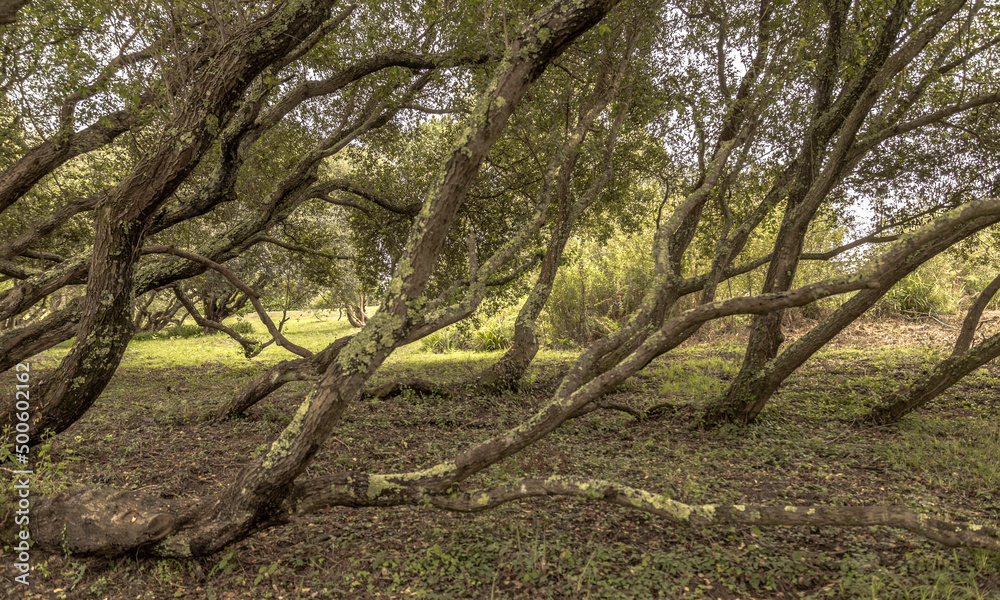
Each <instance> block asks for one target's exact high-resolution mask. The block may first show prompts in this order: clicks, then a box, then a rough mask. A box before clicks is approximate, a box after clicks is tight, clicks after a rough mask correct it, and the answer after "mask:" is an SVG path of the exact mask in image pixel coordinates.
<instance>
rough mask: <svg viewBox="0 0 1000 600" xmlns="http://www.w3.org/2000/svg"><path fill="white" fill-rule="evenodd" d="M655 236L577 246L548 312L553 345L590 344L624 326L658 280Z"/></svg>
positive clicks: (570, 250)
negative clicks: (653, 253)
mask: <svg viewBox="0 0 1000 600" xmlns="http://www.w3.org/2000/svg"><path fill="white" fill-rule="evenodd" d="M651 237H652V233H651V232H650V231H643V232H639V233H633V234H623V233H619V234H617V235H615V236H613V237H611V238H610V239H608V240H605V241H599V240H580V239H577V240H573V241H572V242H571V245H570V246H569V247H568V248H567V255H568V258H567V264H566V265H565V266H564V267H563V268H561V269H560V270H559V274H558V275H557V276H556V280H555V282H554V283H553V286H552V295H551V297H550V298H549V303H548V305H547V306H546V309H545V313H544V315H545V318H546V319H547V321H548V323H547V329H546V331H547V332H548V335H549V336H550V337H549V340H548V341H549V343H551V344H554V345H555V346H557V347H558V346H572V345H578V344H586V343H588V342H590V341H592V340H594V339H596V338H598V337H601V336H604V335H607V334H608V333H611V332H612V331H614V330H616V329H618V327H620V326H621V325H622V323H624V321H625V319H627V318H628V316H629V314H631V313H632V311H633V310H635V308H636V307H637V306H638V304H639V302H640V301H641V300H642V297H643V294H644V293H645V290H646V287H647V286H648V284H649V281H650V279H651V278H652V269H653V261H652V258H651V257H650V256H649V246H650V239H651Z"/></svg>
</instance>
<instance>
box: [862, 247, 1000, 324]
mask: <svg viewBox="0 0 1000 600" xmlns="http://www.w3.org/2000/svg"><path fill="white" fill-rule="evenodd" d="M987 283H988V282H987ZM984 285H985V284H984ZM961 300H962V282H961V280H960V279H959V276H958V272H957V270H956V269H955V268H954V266H953V264H952V263H950V262H949V261H948V260H947V259H945V258H944V257H939V258H936V259H932V260H931V261H929V262H928V263H927V264H925V265H921V267H920V268H918V269H917V270H916V271H914V272H913V273H910V274H909V275H907V276H906V277H904V278H903V279H902V280H901V281H900V282H899V283H897V284H896V285H895V287H893V288H892V289H891V290H890V291H889V293H888V294H886V296H885V299H884V300H883V301H882V303H881V311H882V312H884V313H897V314H902V315H906V316H922V315H933V314H954V313H955V312H956V311H957V310H958V308H959V306H960V302H961ZM876 312H879V307H876Z"/></svg>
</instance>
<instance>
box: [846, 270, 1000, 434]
mask: <svg viewBox="0 0 1000 600" xmlns="http://www.w3.org/2000/svg"><path fill="white" fill-rule="evenodd" d="M997 291H1000V276H997V277H996V278H994V279H993V281H991V282H990V283H989V285H987V286H986V288H985V289H984V290H983V291H982V293H980V294H979V297H978V298H976V301H975V302H974V303H973V304H972V306H970V307H969V311H968V313H967V314H966V316H965V322H964V323H963V324H962V330H961V331H960V332H959V335H958V338H957V339H956V340H955V348H954V350H953V351H952V353H951V356H949V357H948V358H946V359H945V360H943V361H941V362H940V363H939V364H938V365H937V366H936V367H934V369H933V370H932V371H931V372H930V373H928V374H927V375H925V376H924V377H923V378H922V379H920V380H919V381H918V382H916V383H914V384H913V385H910V386H908V387H907V388H906V389H904V390H901V391H898V392H896V393H894V394H892V395H891V396H889V397H888V398H886V400H885V402H883V404H882V405H881V406H878V407H876V408H874V409H873V410H872V411H871V412H870V413H868V415H866V416H865V418H864V419H863V422H864V423H868V424H872V425H885V424H888V423H895V422H896V421H898V420H899V419H900V418H902V417H903V415H905V414H907V413H909V412H911V411H913V410H915V409H917V408H920V407H921V406H923V405H924V404H926V403H927V402H928V401H930V400H933V399H934V398H936V397H937V396H938V395H939V394H941V392H943V391H945V390H946V389H948V388H949V387H951V386H953V385H954V384H956V383H958V381H959V380H961V379H962V378H963V377H965V376H966V375H968V374H969V373H971V372H972V371H974V370H976V369H978V368H979V367H981V366H983V365H985V364H986V363H988V362H990V361H991V360H993V359H994V358H996V357H998V356H1000V334H997V335H994V336H991V337H990V338H989V339H987V340H984V341H983V342H982V343H980V344H979V345H978V346H976V347H974V348H973V347H972V342H973V338H974V337H975V333H976V328H977V327H978V326H979V321H980V319H981V318H982V315H983V312H984V311H985V310H986V307H987V306H988V305H989V303H990V301H991V300H992V299H993V296H994V295H996V293H997Z"/></svg>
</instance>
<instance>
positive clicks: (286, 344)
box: [142, 246, 313, 358]
mask: <svg viewBox="0 0 1000 600" xmlns="http://www.w3.org/2000/svg"><path fill="white" fill-rule="evenodd" d="M142 254H173V255H175V256H179V257H181V258H186V259H188V260H190V261H193V262H196V263H200V264H203V265H205V266H207V267H209V268H211V269H214V270H216V271H218V272H219V273H220V274H221V275H222V276H223V277H225V278H226V279H227V280H229V283H231V284H233V286H234V287H235V288H236V289H238V290H240V291H241V292H243V293H244V294H246V296H247V298H249V299H250V302H251V303H253V307H254V309H256V311H257V316H259V317H260V320H261V322H262V323H264V325H265V326H266V327H267V331H268V332H269V333H270V334H271V337H273V338H274V340H275V342H276V343H277V344H278V345H279V346H281V347H282V348H284V349H285V350H288V351H289V352H291V353H293V354H298V355H299V356H301V357H303V358H309V357H310V356H312V355H313V353H312V352H310V351H309V350H306V349H305V348H303V347H302V346H299V345H297V344H294V343H292V342H290V341H289V340H288V338H286V337H285V336H283V335H282V334H281V329H280V328H278V327H277V326H276V325H275V324H274V321H272V320H271V317H270V316H268V314H267V311H266V310H264V305H262V304H261V303H260V294H258V293H257V291H256V290H254V289H253V288H251V287H250V286H248V285H247V284H245V283H243V282H242V281H240V278H239V277H237V276H236V274H235V273H233V272H232V271H231V270H230V269H229V268H228V267H226V266H224V265H220V264H219V263H217V262H215V261H213V260H210V259H208V258H205V257H204V256H199V255H197V254H195V253H193V252H188V251H186V250H181V249H179V248H174V247H173V246H146V247H145V248H143V249H142ZM192 316H194V315H192Z"/></svg>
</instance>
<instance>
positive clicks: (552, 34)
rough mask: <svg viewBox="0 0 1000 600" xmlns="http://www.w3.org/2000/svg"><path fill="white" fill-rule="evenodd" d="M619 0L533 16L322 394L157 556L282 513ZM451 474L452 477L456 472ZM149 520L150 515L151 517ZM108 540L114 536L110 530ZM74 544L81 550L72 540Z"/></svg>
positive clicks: (100, 524) (102, 525)
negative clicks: (473, 203)
mask: <svg viewBox="0 0 1000 600" xmlns="http://www.w3.org/2000/svg"><path fill="white" fill-rule="evenodd" d="M617 1H618V0H586V1H584V2H580V1H579V0H572V1H570V0H560V1H558V2H555V3H554V4H552V5H551V6H549V7H547V8H545V9H542V10H541V11H539V12H538V13H536V15H534V16H533V17H532V19H531V20H530V21H529V23H528V24H527V26H526V28H525V30H524V32H523V33H522V35H521V36H519V37H518V38H517V39H515V40H514V41H513V42H512V43H511V45H510V49H509V51H508V52H507V54H506V57H505V60H504V61H503V62H502V63H501V65H502V69H503V70H502V71H501V73H499V74H498V76H497V77H496V78H495V79H494V81H493V83H492V85H490V87H489V88H488V90H487V92H486V93H485V94H484V95H483V97H482V98H481V99H480V102H479V104H478V105H477V107H476V110H475V111H474V112H473V114H472V115H471V116H470V118H469V121H468V127H467V128H466V129H465V132H464V134H463V135H462V136H461V137H460V138H459V139H458V140H457V143H456V145H455V148H454V150H453V152H452V153H451V155H450V156H449V157H448V159H447V160H446V161H445V163H444V165H443V169H442V174H441V176H440V177H439V178H438V184H437V185H436V186H435V188H434V189H432V190H430V191H429V192H430V193H429V195H428V201H427V202H426V203H425V204H424V208H423V210H422V211H421V213H420V215H418V216H417V218H416V219H415V221H414V223H413V227H412V229H411V235H410V239H409V241H408V243H407V247H406V250H405V252H404V253H403V256H402V257H401V259H400V260H399V262H398V265H397V270H396V273H395V275H394V277H393V279H392V281H391V282H390V283H389V285H388V290H389V292H388V294H387V296H386V299H385V301H384V302H382V304H381V305H380V307H379V310H378V312H377V313H376V314H375V316H374V317H372V319H371V321H370V322H369V324H368V325H367V326H366V327H365V329H363V330H362V331H361V333H359V334H358V335H356V336H354V337H353V338H352V340H351V341H350V342H349V343H348V344H347V346H345V348H344V349H343V350H342V351H341V354H340V356H338V359H337V360H335V361H333V362H332V363H331V364H330V365H329V367H328V368H327V369H326V372H325V373H324V375H323V377H322V378H321V380H320V382H319V384H318V385H317V387H316V390H315V392H314V393H313V394H311V395H310V396H309V397H307V398H306V399H305V400H304V401H303V403H302V405H301V406H300V407H299V410H298V411H297V412H296V414H295V416H294V417H293V418H292V421H291V422H290V423H289V425H288V426H287V427H286V428H285V429H284V430H283V431H282V432H281V433H280V434H279V435H278V437H277V439H275V441H274V442H273V443H272V444H271V447H270V449H269V450H268V452H267V453H266V454H265V455H264V456H262V457H260V458H258V459H255V460H254V461H253V463H252V464H250V465H249V466H248V467H247V468H245V469H244V470H243V471H242V472H241V474H240V475H239V477H238V478H237V480H236V481H235V482H234V483H233V485H231V486H230V487H229V488H227V489H226V490H225V491H224V492H222V493H221V494H219V495H218V496H214V497H211V498H206V499H205V500H203V501H202V502H201V503H199V504H198V506H197V507H195V508H194V509H192V510H191V511H185V512H184V513H183V514H182V515H177V516H175V518H174V519H173V522H168V521H169V520H170V517H167V518H166V519H159V520H158V521H157V518H156V517H155V516H153V517H152V518H150V519H149V523H150V526H149V527H147V528H145V530H144V531H146V532H152V533H151V534H150V535H149V536H147V535H146V534H145V533H141V534H140V536H141V537H156V538H159V541H158V542H156V544H155V546H153V548H152V550H153V551H154V552H156V553H159V554H162V555H169V556H198V555H207V554H212V553H214V552H217V551H218V550H220V549H221V548H224V547H225V546H227V545H229V544H231V543H232V542H234V541H236V540H239V539H242V538H244V537H246V536H247V535H249V534H251V533H252V532H253V531H255V530H256V529H258V528H260V527H262V526H264V525H266V524H267V523H269V522H272V521H273V520H275V519H277V518H279V517H280V515H281V513H282V507H283V504H284V503H285V501H286V499H287V497H288V495H289V493H290V492H292V491H293V483H294V481H295V479H296V478H297V477H298V476H299V475H300V474H301V473H302V472H303V471H304V470H305V469H306V467H307V466H308V465H309V463H310V461H311V460H312V458H313V457H314V456H315V454H316V453H317V452H318V451H319V449H320V448H321V447H322V445H323V444H324V443H325V441H326V439H327V438H328V437H329V436H330V435H331V433H332V432H333V429H334V427H335V426H336V425H337V423H338V422H339V419H340V417H341V415H342V414H343V412H344V410H345V409H346V408H347V406H348V405H349V404H350V403H351V402H352V401H354V400H355V399H356V398H358V397H359V396H360V394H361V391H362V388H363V386H364V383H365V382H366V381H367V380H368V378H370V377H371V375H372V374H373V373H374V371H375V370H376V369H377V368H378V367H379V366H380V365H381V364H382V363H383V362H384V361H385V359H386V358H387V357H388V356H389V355H390V354H391V352H392V351H393V350H394V349H395V348H396V347H397V346H398V345H399V344H400V343H401V342H402V341H404V340H405V338H406V337H407V335H408V333H409V332H410V330H411V329H412V328H413V326H414V322H415V319H417V318H419V317H420V316H421V315H420V313H421V310H422V309H424V310H426V308H425V307H426V298H424V297H423V294H424V291H425V289H426V286H427V282H428V280H429V278H430V276H431V273H432V270H433V266H434V263H435V261H436V259H437V257H438V255H439V254H440V252H441V249H442V247H443V246H444V242H445V239H446V236H447V234H448V232H449V231H450V229H451V226H452V224H453V222H454V220H455V218H456V216H457V214H458V210H459V208H460V207H461V205H462V202H463V201H464V199H465V196H466V193H467V191H468V188H469V186H470V185H471V184H472V181H473V179H474V178H475V177H476V175H477V173H478V172H479V168H480V166H481V164H482V162H483V160H484V159H485V157H486V155H487V153H488V152H489V150H490V148H491V147H492V146H493V144H494V143H495V141H496V140H497V138H498V137H499V136H500V134H501V132H502V131H503V129H504V127H505V126H506V123H507V121H508V119H509V118H510V116H511V114H512V113H513V111H514V109H515V108H516V107H517V105H518V104H519V103H520V101H521V99H522V98H523V97H524V95H525V94H526V93H527V91H528V89H529V88H530V86H531V85H532V84H533V83H534V82H535V80H537V79H538V77H539V76H541V74H542V73H543V71H544V70H545V67H546V66H547V65H548V63H549V62H550V61H551V60H552V59H554V58H555V57H557V56H558V55H559V54H560V53H561V52H562V51H563V50H564V49H565V48H566V47H567V46H569V44H570V43H572V42H573V41H574V40H575V39H576V38H577V37H578V36H579V35H580V34H582V33H583V32H584V31H586V30H588V29H590V28H591V27H593V26H594V25H596V24H597V23H598V22H600V20H601V19H602V18H603V17H604V15H605V14H606V13H607V12H608V11H609V10H611V9H612V8H613V7H614V6H615V5H616V4H617ZM305 4H306V5H309V6H311V5H310V4H309V3H308V2H306V3H305ZM292 6H293V7H300V6H301V5H300V4H293V5H292ZM289 37H293V38H296V37H298V36H289ZM481 285H482V284H480V287H481ZM473 462H474V461H473ZM466 463H468V464H466ZM462 465H463V466H462V469H463V472H465V471H466V470H468V471H470V472H471V470H473V469H475V468H476V466H477V465H476V464H473V463H471V462H469V461H465V460H463V461H462ZM448 479H449V480H451V479H452V478H451V474H450V473H449V474H448ZM439 481H440V482H441V483H442V484H444V483H446V482H444V481H443V480H442V478H440V477H437V476H436V474H435V473H434V472H431V473H427V474H424V475H423V476H420V477H417V478H413V479H412V481H411V482H410V483H411V484H413V485H423V484H426V487H428V489H432V490H434V491H438V492H443V491H444V490H438V489H437V488H436V486H435V482H439ZM382 482H383V483H384V478H383V480H382ZM371 483H372V484H373V485H372V486H368V489H367V490H366V492H365V494H366V495H367V497H368V498H375V497H378V496H379V495H380V494H381V492H383V491H385V490H384V489H383V488H379V487H378V481H373V482H371ZM136 502H141V500H136ZM75 516H76V515H72V514H66V515H63V514H60V513H58V511H57V512H56V514H53V515H51V517H50V521H55V522H57V526H56V528H55V529H56V530H58V529H60V527H59V526H58V525H59V523H58V522H59V521H63V524H64V525H66V526H67V527H68V526H69V524H70V523H68V522H66V520H71V519H72V517H75ZM113 516H114V515H107V517H106V518H101V519H98V520H97V521H96V522H92V521H90V520H88V521H87V522H88V524H89V525H90V529H93V528H97V529H102V530H104V531H108V530H113V529H114V528H115V527H116V526H120V524H119V523H115V522H114V521H113ZM147 516H149V511H147V513H146V514H144V515H143V518H144V519H145V518H146V517H147ZM64 518H65V519H66V520H64ZM154 522H155V523H154ZM164 531H166V532H167V533H164ZM153 534H155V535H153ZM163 536H165V537H163ZM104 539H106V540H111V541H113V539H114V538H113V536H107V535H106V536H104ZM68 549H69V550H70V551H72V550H73V548H72V547H69V546H68ZM128 550H130V549H124V551H128ZM114 551H115V552H118V553H120V552H122V551H123V549H122V548H120V547H116V548H115V549H114Z"/></svg>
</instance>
